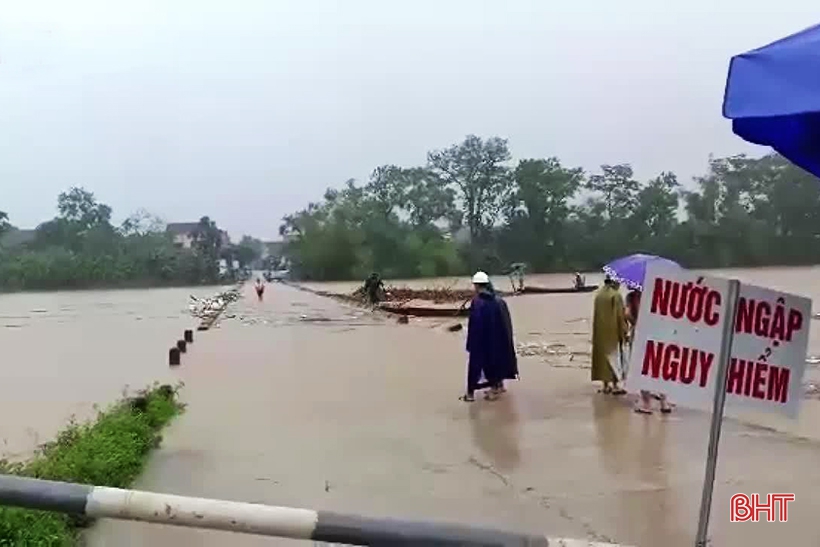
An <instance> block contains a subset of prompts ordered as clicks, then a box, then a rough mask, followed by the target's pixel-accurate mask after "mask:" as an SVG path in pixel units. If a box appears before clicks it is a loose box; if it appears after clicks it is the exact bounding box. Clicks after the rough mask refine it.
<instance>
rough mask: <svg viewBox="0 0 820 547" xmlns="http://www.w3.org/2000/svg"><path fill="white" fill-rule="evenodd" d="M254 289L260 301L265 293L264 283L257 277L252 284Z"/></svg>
mask: <svg viewBox="0 0 820 547" xmlns="http://www.w3.org/2000/svg"><path fill="white" fill-rule="evenodd" d="M254 289H256V297H257V298H258V299H259V301H260V302H261V301H262V297H263V296H264V295H265V284H264V283H262V280H261V279H260V278H258V277H257V278H256V285H255V286H254Z"/></svg>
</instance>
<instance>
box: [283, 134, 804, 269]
mask: <svg viewBox="0 0 820 547" xmlns="http://www.w3.org/2000/svg"><path fill="white" fill-rule="evenodd" d="M280 233H281V234H282V236H284V237H285V239H286V241H287V245H286V249H287V254H288V257H289V260H290V263H291V269H292V271H293V272H294V273H295V274H296V275H298V276H300V277H303V278H307V279H316V280H333V279H358V278H362V277H363V276H365V275H367V274H368V273H369V272H371V271H378V272H380V273H381V274H382V275H383V276H385V277H391V278H409V277H418V276H444V275H457V274H465V273H468V272H469V271H471V270H473V269H475V268H478V267H480V268H484V269H487V270H488V271H492V272H495V273H499V272H501V271H503V270H505V269H506V268H507V267H508V266H509V264H511V263H513V262H524V263H526V264H528V266H529V270H530V271H539V272H551V271H572V270H585V271H591V270H597V269H599V268H600V267H601V266H602V265H603V264H605V263H607V262H608V261H609V260H611V259H613V258H615V257H618V256H622V255H625V254H629V253H634V252H646V253H652V254H659V255H663V256H666V257H669V258H672V259H675V260H678V261H679V262H680V263H681V264H683V265H685V266H687V267H691V268H719V267H731V266H762V265H798V264H816V263H818V262H820V181H819V180H818V179H817V178H815V177H814V176H812V175H810V174H808V173H806V172H805V171H803V170H801V169H799V168H797V167H795V166H793V165H792V164H791V163H789V162H788V161H786V160H785V159H784V158H782V157H781V156H779V155H777V154H770V155H766V156H763V157H761V158H750V157H746V156H742V155H740V156H732V157H726V158H710V160H709V167H708V171H707V172H706V174H704V175H703V176H700V177H696V178H695V179H694V181H693V184H690V185H688V186H687V187H684V186H682V185H681V184H680V182H679V181H678V179H677V177H676V176H675V174H674V173H671V172H663V173H659V174H658V175H657V176H656V177H654V178H652V179H650V180H646V181H639V180H637V179H636V178H635V175H634V173H633V170H632V168H631V166H630V165H629V164H618V165H602V166H601V168H600V170H598V171H597V172H594V173H586V172H584V170H583V169H580V168H577V167H569V166H566V165H563V164H562V163H561V161H560V160H559V159H558V158H555V157H550V158H531V159H522V160H520V161H518V162H516V163H514V164H513V163H512V162H511V154H510V150H509V145H508V142H507V140H505V139H502V138H498V137H491V138H487V139H483V138H480V137H477V136H474V135H470V136H468V137H466V139H465V140H464V141H463V142H461V143H458V144H455V145H453V146H450V147H449V148H445V149H443V150H434V151H431V152H429V153H428V154H427V161H426V163H425V164H424V165H421V166H417V167H410V168H407V167H399V166H395V165H384V166H381V167H378V168H376V169H375V170H374V171H373V173H372V175H371V176H370V178H369V180H368V181H367V182H366V183H365V184H357V182H356V181H354V180H349V181H348V182H347V183H346V184H345V185H344V187H343V188H342V189H340V190H337V189H328V190H327V191H326V192H325V195H324V197H323V199H321V200H320V201H317V202H314V203H310V204H308V206H307V207H305V208H304V209H302V210H300V211H297V212H295V213H293V214H290V215H287V216H285V217H284V219H283V223H282V225H281V227H280Z"/></svg>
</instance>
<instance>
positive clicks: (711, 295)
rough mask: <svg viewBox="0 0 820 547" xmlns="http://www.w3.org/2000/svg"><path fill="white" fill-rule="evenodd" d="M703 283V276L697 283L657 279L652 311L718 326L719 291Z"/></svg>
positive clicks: (720, 298)
mask: <svg viewBox="0 0 820 547" xmlns="http://www.w3.org/2000/svg"><path fill="white" fill-rule="evenodd" d="M702 283H703V278H702V277H701V278H699V279H698V280H697V282H696V283H692V282H691V281H690V282H688V283H680V282H679V281H673V280H670V279H662V278H660V277H658V278H656V279H655V287H654V290H653V291H652V307H651V309H650V311H651V313H656V314H659V315H663V316H669V317H672V318H673V319H682V318H683V317H686V319H687V320H688V321H690V322H691V323H699V322H701V321H703V322H704V323H706V324H707V325H709V326H715V325H717V324H718V322H719V321H720V304H721V302H722V300H723V298H722V297H721V294H720V292H718V291H716V290H714V289H710V288H709V287H707V286H705V285H703V284H702Z"/></svg>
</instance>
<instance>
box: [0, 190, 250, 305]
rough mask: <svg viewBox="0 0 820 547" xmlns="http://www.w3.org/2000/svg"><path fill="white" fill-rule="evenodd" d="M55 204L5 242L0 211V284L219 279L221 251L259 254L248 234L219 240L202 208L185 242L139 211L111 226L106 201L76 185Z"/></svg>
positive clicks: (225, 255)
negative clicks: (233, 241)
mask: <svg viewBox="0 0 820 547" xmlns="http://www.w3.org/2000/svg"><path fill="white" fill-rule="evenodd" d="M57 211H58V214H57V216H56V217H54V218H53V219H51V220H49V221H47V222H44V223H42V224H40V225H39V226H38V227H37V229H36V230H35V232H34V236H33V238H32V239H31V240H30V241H27V242H24V243H21V244H9V243H8V241H9V239H12V238H11V237H10V236H13V235H14V234H13V232H14V231H15V230H16V228H15V227H13V226H12V225H11V224H10V223H9V217H8V214H7V213H5V212H2V211H0V290H28V289H63V288H88V287H117V286H162V285H195V284H211V283H217V282H220V281H223V280H224V277H225V275H224V274H223V273H221V272H220V268H219V260H220V259H227V260H229V261H231V262H232V261H233V259H236V260H238V261H240V262H242V263H244V264H248V263H250V262H251V261H253V260H255V259H256V258H258V254H259V249H258V246H257V245H256V243H257V242H256V240H253V239H251V238H243V240H242V243H240V244H239V245H236V246H223V242H222V234H221V232H220V230H219V229H218V228H217V226H216V223H215V222H214V221H213V220H211V219H210V218H209V217H207V216H204V217H202V218H201V219H200V220H199V223H198V225H197V228H196V230H195V231H194V233H193V243H192V245H191V248H190V249H185V248H182V247H180V246H177V245H175V244H174V242H173V239H172V237H171V236H170V235H169V234H167V233H166V230H165V223H164V222H162V221H161V220H160V219H158V218H156V217H154V216H152V215H150V214H148V213H146V212H144V211H139V212H137V213H135V214H133V215H131V216H130V217H128V218H127V219H126V220H125V222H123V223H122V225H120V226H114V225H113V224H112V222H111V207H109V206H108V205H106V204H104V203H100V202H99V201H98V200H97V199H96V198H95V196H94V194H93V193H91V192H89V191H87V190H85V189H83V188H71V189H70V190H68V191H66V192H63V193H61V194H60V195H59V197H58V198H57ZM4 236H9V237H4Z"/></svg>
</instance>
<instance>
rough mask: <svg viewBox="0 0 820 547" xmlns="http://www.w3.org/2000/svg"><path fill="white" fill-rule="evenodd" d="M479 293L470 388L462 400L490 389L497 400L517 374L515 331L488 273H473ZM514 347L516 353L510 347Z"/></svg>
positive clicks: (473, 315)
mask: <svg viewBox="0 0 820 547" xmlns="http://www.w3.org/2000/svg"><path fill="white" fill-rule="evenodd" d="M473 286H474V288H475V292H476V294H475V296H474V297H473V300H472V302H471V303H470V318H469V321H468V323H467V351H468V352H469V354H470V357H469V362H468V365H467V391H466V393H465V394H464V395H463V396H462V397H461V400H462V401H465V402H472V401H475V392H476V391H477V390H480V389H487V388H489V389H490V391H489V393H488V394H487V395H486V398H487V399H489V400H494V399H496V398H497V397H498V395H499V393H500V389H501V386H502V385H503V381H504V380H505V379H507V378H509V377H511V375H512V377H515V376H514V373H515V372H517V364H516V363H515V362H514V361H513V359H514V356H515V349H514V348H513V347H512V337H511V333H508V328H509V327H508V326H507V318H506V316H505V312H504V306H503V305H502V304H500V303H499V299H498V298H496V295H495V294H494V292H493V291H492V289H491V285H490V278H489V276H488V275H487V274H486V273H484V272H476V274H475V275H474V276H473ZM511 348H512V353H511V352H510V349H511Z"/></svg>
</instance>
